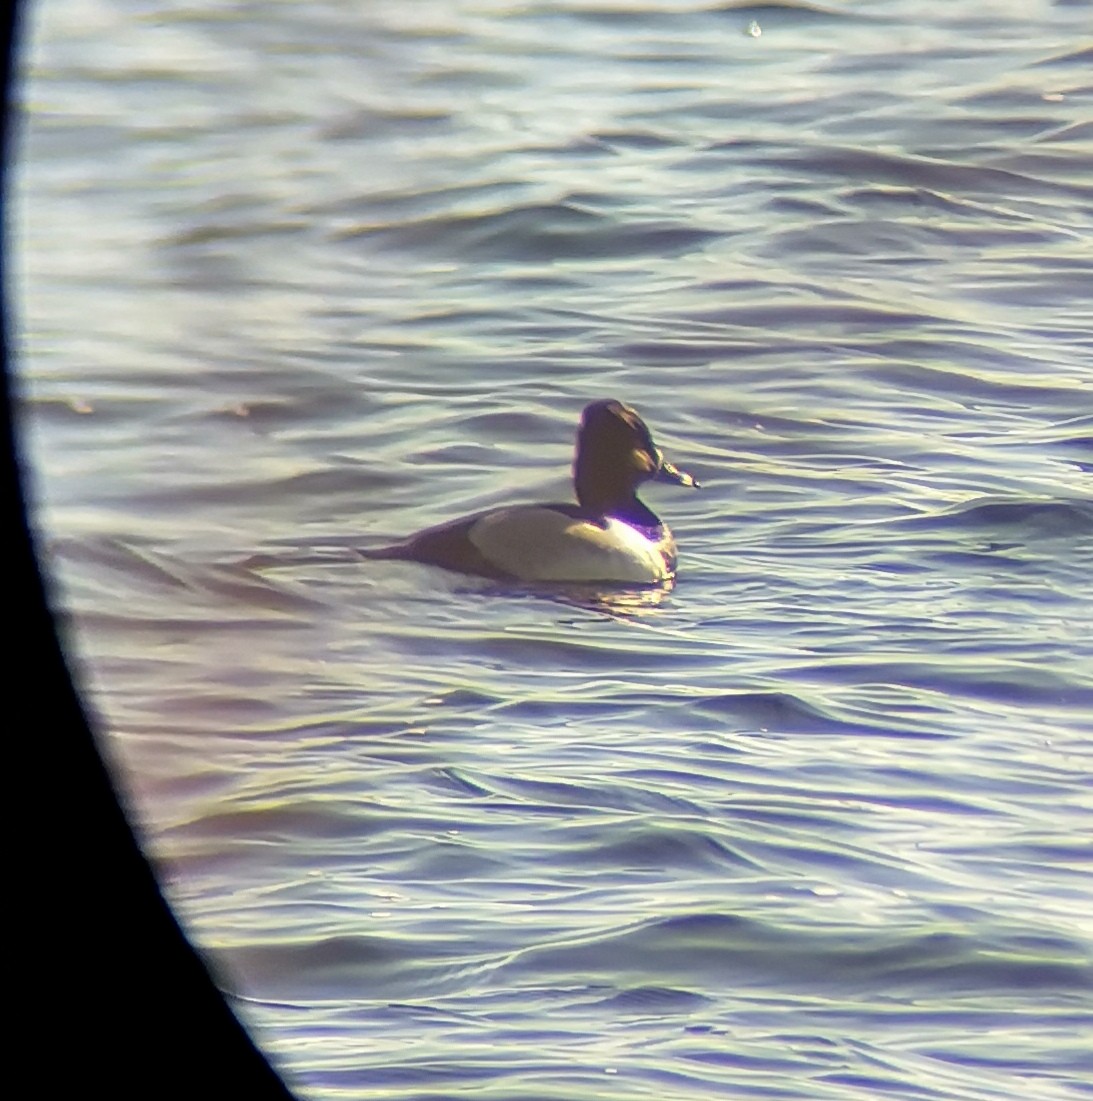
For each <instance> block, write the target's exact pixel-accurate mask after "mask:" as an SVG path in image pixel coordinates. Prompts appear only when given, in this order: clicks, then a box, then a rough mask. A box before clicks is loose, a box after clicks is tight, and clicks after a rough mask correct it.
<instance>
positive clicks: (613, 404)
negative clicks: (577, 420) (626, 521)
mask: <svg viewBox="0 0 1093 1101" xmlns="http://www.w3.org/2000/svg"><path fill="white" fill-rule="evenodd" d="M649 481H657V482H671V483H673V484H674V485H681V486H690V487H692V488H695V489H697V488H698V482H697V481H696V480H695V479H694V478H693V477H692V476H691V475H690V474H687V473H685V472H684V471H682V470H680V469H678V468H677V467H675V466H673V465H672V464H671V463H669V462H666V461H665V459H664V455H663V454H662V453H661V451H660V448H658V447H657V446H656V444H655V443H653V437H652V435H651V434H650V432H649V429H648V428H647V427H646V425H645V421H643V420H642V419H641V417H640V416H638V414H637V412H636V411H635V410H633V409H631V408H630V406H628V405H624V404H623V403H622V402H621V401H615V400H613V399H607V400H604V401H594V402H592V403H591V404H590V405H586V406H585V409H584V412H583V413H582V414H581V425H580V428H579V429H578V430H577V455H576V458H575V459H574V462H573V485H574V488H575V489H576V491H577V500H578V501H579V502H580V505H581V508H583V509H587V510H588V511H589V512H590V513H594V514H597V515H616V516H624V517H625V515H626V514H627V513H628V512H630V511H632V509H633V507H634V506H636V508H637V509H640V510H642V511H647V510H645V507H644V506H643V505H641V503H640V502H639V501H638V500H637V491H638V488H639V487H640V486H641V485H642V484H643V483H644V482H649ZM654 519H655V517H654Z"/></svg>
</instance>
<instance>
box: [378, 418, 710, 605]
mask: <svg viewBox="0 0 1093 1101" xmlns="http://www.w3.org/2000/svg"><path fill="white" fill-rule="evenodd" d="M648 481H658V482H672V483H674V484H675V485H682V486H692V487H695V488H697V487H698V482H697V481H695V479H694V478H692V477H691V475H690V474H686V473H684V472H683V471H682V470H678V469H676V467H674V466H673V465H672V464H671V463H669V462H666V461H665V459H664V456H663V455H662V454H661V452H660V450H659V448H658V447H657V446H656V445H655V444H654V443H653V438H652V436H651V435H650V434H649V429H648V428H647V427H646V426H645V422H644V421H643V420H642V419H641V417H640V416H638V414H637V413H636V412H635V411H634V410H633V409H631V408H630V406H628V405H624V404H623V403H622V402H621V401H613V400H606V401H594V402H592V403H591V404H590V405H587V406H585V409H584V412H583V413H582V414H581V424H580V428H579V429H578V430H577V453H576V458H575V459H574V462H573V485H574V489H575V490H576V494H577V504H575V505H572V504H535V505H517V506H514V507H511V508H498V509H491V510H489V511H487V512H479V513H476V514H475V515H473V516H465V517H463V518H461V519H459V520H452V521H449V522H448V523H446V524H440V525H439V526H437V527H432V528H427V529H426V530H425V531H421V532H418V533H417V534H416V535H411V536H410V537H409V538H408V539H405V540H403V541H402V542H401V543H396V544H395V545H394V546H390V547H382V548H380V549H378V550H363V551H361V554H362V555H364V556H365V557H367V558H398V559H405V560H408V561H412V562H424V563H428V564H430V565H434V566H442V567H443V568H444V569H448V570H456V571H459V572H461V573H469V574H477V575H480V576H483V577H492V578H496V579H498V580H509V581H512V580H516V581H548V582H549V581H561V582H566V581H568V582H624V583H630V584H633V583H638V584H655V583H658V582H664V581H668V580H670V579H671V578H672V577H674V576H675V568H676V544H675V540H674V539H673V538H672V533H671V532H670V531H669V530H668V525H667V524H665V523H662V522H661V520H660V518H659V517H658V516H657V515H656V514H655V513H654V512H653V511H652V510H651V509H650V508H649V507H648V506H647V505H645V504H644V503H643V502H642V501H640V500H638V496H637V491H638V489H639V487H640V486H641V485H642V483H644V482H648Z"/></svg>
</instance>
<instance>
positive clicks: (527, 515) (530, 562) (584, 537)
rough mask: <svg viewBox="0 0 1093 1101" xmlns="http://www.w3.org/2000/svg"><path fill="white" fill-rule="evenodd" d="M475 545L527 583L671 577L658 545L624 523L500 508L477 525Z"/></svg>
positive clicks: (471, 536)
mask: <svg viewBox="0 0 1093 1101" xmlns="http://www.w3.org/2000/svg"><path fill="white" fill-rule="evenodd" d="M468 538H469V539H470V541H471V542H472V543H473V544H474V545H475V546H476V547H477V548H478V549H479V550H480V551H481V552H482V554H483V555H485V556H486V558H488V559H489V560H490V561H491V562H492V563H493V564H494V565H496V566H497V567H499V568H500V569H502V570H504V571H505V572H506V573H509V574H512V575H513V576H514V577H519V578H520V579H521V580H523V581H630V582H639V583H642V584H650V583H651V582H656V581H665V580H667V578H668V577H670V576H671V575H670V574H669V572H668V568H667V566H666V565H665V563H664V555H662V554H661V552H660V551H659V549H658V548H657V546H656V544H655V543H651V542H650V541H649V540H648V539H646V538H645V536H644V535H642V534H641V533H640V532H638V531H635V530H634V529H633V528H632V527H630V526H629V525H627V524H624V523H622V521H620V520H608V521H607V527H606V529H605V528H600V527H597V526H596V525H595V524H590V523H589V522H588V521H587V520H574V519H573V518H572V517H569V516H566V515H564V514H563V513H561V512H555V511H554V510H553V509H549V508H538V507H535V506H529V507H527V508H509V509H499V510H498V511H497V512H492V513H490V514H489V515H487V516H483V517H482V519H481V520H479V521H478V523H477V524H475V525H474V526H473V527H472V528H471V530H470V531H469V532H468Z"/></svg>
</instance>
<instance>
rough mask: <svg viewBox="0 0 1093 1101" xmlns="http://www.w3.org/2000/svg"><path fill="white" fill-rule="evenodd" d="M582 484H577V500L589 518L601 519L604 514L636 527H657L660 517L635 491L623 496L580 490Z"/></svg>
mask: <svg viewBox="0 0 1093 1101" xmlns="http://www.w3.org/2000/svg"><path fill="white" fill-rule="evenodd" d="M582 488H583V487H582V486H581V485H580V484H578V485H577V501H578V503H579V504H580V506H581V511H582V512H583V513H585V515H586V516H588V517H589V519H592V520H597V521H599V520H601V519H603V517H605V516H611V517H614V519H616V520H621V521H622V522H623V523H624V524H629V525H630V526H631V527H637V528H659V527H660V519H659V517H658V516H657V514H656V513H655V512H653V510H652V509H651V508H649V507H648V506H647V505H646V504H645V503H644V502H642V501H640V500H639V499H638V496H637V494H636V493H632V492H631V493H629V494H626V495H623V496H620V495H618V494H611V495H610V496H607V495H604V494H598V493H589V492H587V490H586V491H585V492H582Z"/></svg>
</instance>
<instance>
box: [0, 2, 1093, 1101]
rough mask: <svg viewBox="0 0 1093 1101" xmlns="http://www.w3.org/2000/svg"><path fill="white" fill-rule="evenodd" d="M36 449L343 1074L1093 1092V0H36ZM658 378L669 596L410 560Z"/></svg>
mask: <svg viewBox="0 0 1093 1101" xmlns="http://www.w3.org/2000/svg"><path fill="white" fill-rule="evenodd" d="M27 31H28V35H29V41H28V48H27V53H26V59H25V96H26V105H27V110H26V123H25V127H24V132H23V139H22V147H21V152H20V165H19V169H18V175H17V178H16V186H17V194H16V203H15V208H14V212H13V213H12V215H11V216H10V229H11V232H12V235H13V242H14V245H15V247H16V249H17V252H18V261H19V271H18V273H17V280H16V282H15V284H14V289H15V292H16V294H17V297H18V304H19V306H20V310H21V344H22V349H23V357H22V364H21V374H22V382H23V389H24V398H25V402H24V408H25V418H24V424H25V428H26V435H25V443H26V448H27V460H28V465H29V467H30V472H31V474H32V477H33V487H34V489H35V491H36V492H37V494H38V497H39V510H38V513H37V519H38V524H39V526H40V528H41V531H42V538H43V544H44V546H46V547H47V548H48V563H49V565H50V567H51V568H52V569H53V570H54V571H55V576H56V578H57V579H58V587H57V590H56V599H57V602H58V604H59V606H60V607H61V608H62V609H63V610H64V615H65V622H66V625H67V627H66V629H67V631H68V638H69V639H70V644H71V648H72V653H73V654H74V655H75V656H77V657H78V659H79V662H80V668H81V671H82V678H83V684H84V686H85V689H86V695H87V698H88V700H89V701H90V702H91V703H92V705H93V706H94V707H95V709H96V711H97V713H98V714H99V716H100V718H101V734H102V740H103V745H104V748H105V749H106V750H107V751H108V753H109V754H110V756H111V758H112V759H113V760H114V761H115V762H116V764H117V767H118V769H119V775H120V776H121V777H122V779H123V782H124V785H125V788H126V790H127V792H128V793H129V797H130V798H131V800H132V803H133V806H134V810H135V813H136V815H137V816H138V818H139V820H140V821H141V822H142V823H143V826H144V829H145V830H146V835H147V839H148V844H149V846H150V849H151V851H152V853H153V854H154V856H155V858H156V860H157V861H158V864H159V867H160V869H161V873H162V877H163V881H164V883H165V885H166V887H167V890H168V892H169V896H170V898H171V900H172V901H173V903H174V904H175V906H176V907H177V909H178V912H179V913H180V914H181V916H182V918H183V920H184V922H185V923H186V925H187V928H188V929H189V930H190V932H191V934H192V936H193V937H194V938H195V939H196V941H197V942H198V943H199V944H200V945H201V946H202V947H203V948H204V949H205V950H206V951H207V952H208V953H209V958H210V959H211V960H212V961H213V962H214V964H215V966H216V967H217V968H218V971H219V973H220V975H221V978H222V982H223V984H224V986H225V987H226V988H227V989H229V990H230V991H231V992H232V994H233V996H234V998H235V1001H234V1002H233V1004H234V1005H236V1007H237V1008H238V1010H239V1012H240V1013H241V1014H242V1015H243V1017H244V1019H245V1020H246V1021H247V1023H248V1024H249V1025H250V1027H251V1028H252V1029H253V1030H254V1032H255V1034H256V1035H257V1036H258V1038H259V1039H260V1041H261V1042H262V1043H263V1045H264V1046H265V1048H266V1050H267V1051H268V1052H269V1053H270V1054H271V1056H272V1058H273V1059H274V1060H275V1062H276V1064H277V1065H278V1066H279V1067H280V1068H281V1069H282V1071H283V1073H284V1074H285V1075H286V1077H287V1078H288V1080H289V1082H290V1083H291V1084H292V1085H293V1086H294V1087H295V1089H297V1090H298V1091H299V1093H300V1094H301V1095H302V1096H304V1097H307V1098H314V1099H322V1101H334V1099H345V1098H388V1099H398V1101H411V1099H413V1101H425V1099H437V1101H439V1099H448V1098H458V1097H464V1096H468V1097H469V1096H473V1097H475V1098H483V1099H494V1101H546V1099H556V1101H573V1099H581V1101H583V1099H586V1098H602V1099H605V1101H606V1099H610V1101H629V1099H638V1098H647V1099H651V1101H659V1099H665V1098H668V1099H673V1101H675V1099H678V1101H698V1099H705V1098H729V1099H747V1098H765V1099H802V1101H806V1099H807V1101H815V1099H825V1101H826V1099H839V1101H850V1099H855V1101H857V1099H871V1098H877V1097H893V1098H902V1099H914V1101H919V1099H921V1101H943V1099H944V1101H957V1099H962V1101H963V1099H968V1101H971V1099H976V1101H979V1099H987V1098H991V1099H999V1101H1002V1099H1005V1101H1012V1099H1014V1098H1022V1099H1026V1098H1032V1099H1035V1101H1040V1099H1042V1101H1053V1099H1058V1101H1063V1099H1079V1098H1091V1097H1093V1042H1091V1038H1093V963H1091V945H1093V916H1091V915H1093V875H1091V873H1093V841H1091V838H1093V786H1091V783H1090V779H1091V778H1090V773H1091V771H1093V768H1091V766H1093V750H1091V744H1090V738H1091V734H1093V641H1091V634H1093V632H1091V630H1090V627H1089V622H1090V619H1091V617H1093V582H1091V580H1090V577H1091V576H1093V493H1091V490H1093V305H1091V302H1093V247H1091V246H1093V171H1091V164H1093V124H1091V121H1090V120H1091V118H1093V91H1091V83H1093V81H1091V77H1090V73H1091V71H1093V64H1091V62H1093V18H1091V9H1090V5H1089V4H1088V3H1084V2H1079V3H1064V2H1058V3H1048V2H1046V0H1031V2H1026V0H1020V2H1019V0H1008V2H1007V0H995V2H988V0H982V2H974V3H973V2H968V3H954V2H949V0H915V2H914V3H911V2H910V0H877V2H875V3H856V4H852V3H838V2H834V0H833V2H831V3H829V4H825V5H822V6H821V5H809V4H803V3H799V4H794V3H782V4H762V5H755V6H735V5H704V4H702V3H699V2H687V3H684V2H670V0H660V2H656V0H650V2H648V3H645V4H640V5H637V4H629V3H616V2H613V0H598V2H597V0H568V2H558V3H551V2H546V0H543V2H538V3H530V2H529V3H518V2H503V0H476V2H472V0H448V2H443V3H442V2H439V0H438V2H427V0H400V2H399V3H393V2H392V3H387V2H383V0H369V2H368V3H357V4H351V3H336V2H333V0H318V2H315V3H308V4H272V5H257V4H246V3H237V4H227V5H225V4H210V3H207V2H206V3H204V4H203V3H201V2H199V3H197V4H196V5H187V6H184V7H177V6H174V7H172V6H169V5H168V6H163V7H160V8H155V7H149V6H145V5H138V4H133V3H126V2H124V0H50V2H49V3H41V4H39V5H37V7H36V8H35V10H34V11H33V12H32V13H31V20H30V23H29V25H28V28H27ZM604 396H615V397H619V398H622V399H624V400H626V401H629V402H631V403H633V404H634V405H636V406H637V407H638V408H639V409H640V410H641V411H642V412H643V413H644V414H645V415H646V417H647V419H648V420H649V422H650V424H651V426H652V428H653V430H654V433H655V434H656V436H657V438H658V441H659V442H660V443H661V445H662V446H663V447H664V448H665V450H666V452H667V453H668V454H669V456H670V457H672V458H673V459H675V460H676V461H677V462H678V463H679V464H680V465H682V466H683V467H685V468H686V469H689V470H692V471H693V472H694V473H695V474H696V475H698V476H699V477H700V478H701V479H702V481H703V482H704V485H705V488H704V489H703V490H702V491H701V493H686V492H683V491H679V490H673V489H670V488H663V489H655V490H653V491H651V492H650V493H649V494H648V497H649V499H650V500H651V501H652V503H653V504H654V506H655V507H657V508H658V509H659V510H660V511H661V512H662V514H663V515H664V516H665V517H666V519H668V521H669V522H670V523H671V524H672V527H673V529H674V530H675V533H676V536H677V538H678V541H679V544H680V555H681V567H680V568H681V573H680V578H679V582H678V585H677V586H676V588H675V589H674V591H672V592H670V593H667V594H648V593H645V594H642V593H640V592H634V593H626V592H614V593H605V594H597V593H591V592H587V591H585V592H579V591H576V592H549V591H539V592H528V591H519V590H514V589H511V588H510V589H506V588H504V587H501V586H497V585H494V584H490V583H487V582H482V581H477V580H473V579H469V578H460V577H457V576H455V575H450V574H445V573H442V572H438V571H433V570H429V569H427V568H423V567H418V566H414V565H409V564H400V563H389V562H381V563H366V562H362V561H360V560H359V559H357V558H356V557H354V555H353V554H352V551H351V548H352V547H354V546H368V545H375V544H378V543H381V542H384V541H387V540H389V539H391V538H393V537H396V536H400V535H403V534H406V533H407V532H410V531H412V530H415V529H416V528H419V527H422V526H424V525H426V524H429V523H434V522H437V521H439V520H442V519H446V518H449V517H452V516H455V515H458V514H461V513H463V512H467V511H471V510H474V509H478V508H482V507H486V506H490V505H494V504H501V503H504V502H506V501H519V500H527V499H537V498H557V497H559V496H561V495H564V494H565V493H566V492H567V488H566V479H567V476H568V466H569V461H570V456H571V449H572V436H573V431H574V427H575V424H576V419H577V416H578V414H579V411H580V409H581V407H582V405H583V404H584V403H585V402H586V401H587V400H589V399H591V398H595V397H604Z"/></svg>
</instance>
